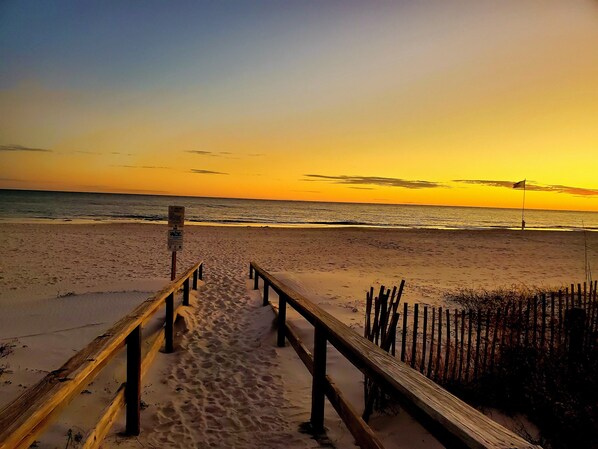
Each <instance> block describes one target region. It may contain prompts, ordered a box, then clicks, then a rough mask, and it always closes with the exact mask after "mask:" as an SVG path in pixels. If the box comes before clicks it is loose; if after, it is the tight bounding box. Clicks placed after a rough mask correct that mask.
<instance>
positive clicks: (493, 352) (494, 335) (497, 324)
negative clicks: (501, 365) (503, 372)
mask: <svg viewBox="0 0 598 449" xmlns="http://www.w3.org/2000/svg"><path fill="white" fill-rule="evenodd" d="M508 310H509V304H507V305H506V307H505V318H506V316H507V313H508ZM500 315H501V309H500V308H499V309H497V310H496V315H495V321H494V329H493V331H492V346H491V349H490V362H489V365H490V366H489V368H488V369H489V371H490V373H492V372H494V358H495V357H496V341H497V339H498V328H499V327H500V323H501V321H500Z"/></svg>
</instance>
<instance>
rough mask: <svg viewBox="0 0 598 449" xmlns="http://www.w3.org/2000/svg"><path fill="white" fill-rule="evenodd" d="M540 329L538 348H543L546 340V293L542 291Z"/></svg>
mask: <svg viewBox="0 0 598 449" xmlns="http://www.w3.org/2000/svg"><path fill="white" fill-rule="evenodd" d="M541 326H542V327H541V331H540V348H541V349H544V343H545V342H546V295H545V294H544V293H542V325H541Z"/></svg>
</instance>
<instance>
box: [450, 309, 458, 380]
mask: <svg viewBox="0 0 598 449" xmlns="http://www.w3.org/2000/svg"><path fill="white" fill-rule="evenodd" d="M453 315H454V316H455V354H454V360H453V371H452V373H451V381H452V382H455V375H456V374H457V360H458V356H459V311H458V310H457V309H455V310H454V312H453Z"/></svg>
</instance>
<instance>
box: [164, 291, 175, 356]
mask: <svg viewBox="0 0 598 449" xmlns="http://www.w3.org/2000/svg"><path fill="white" fill-rule="evenodd" d="M164 338H165V341H166V344H165V347H164V352H166V353H167V354H170V353H171V352H174V293H171V294H170V295H168V297H167V298H166V321H165V323H164Z"/></svg>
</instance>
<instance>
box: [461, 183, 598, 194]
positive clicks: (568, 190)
mask: <svg viewBox="0 0 598 449" xmlns="http://www.w3.org/2000/svg"><path fill="white" fill-rule="evenodd" d="M453 182H460V183H463V184H477V185H483V186H488V187H505V188H507V189H512V188H513V184H515V183H516V182H517V181H495V180H487V179H455V180H453ZM525 188H526V190H531V191H537V192H553V193H564V194H567V195H576V196H597V195H598V189H586V188H583V187H571V186H564V185H561V184H548V185H542V184H535V183H533V182H530V181H527V182H526V185H525Z"/></svg>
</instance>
